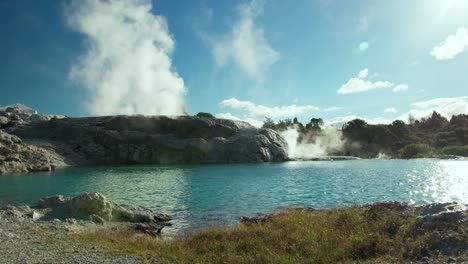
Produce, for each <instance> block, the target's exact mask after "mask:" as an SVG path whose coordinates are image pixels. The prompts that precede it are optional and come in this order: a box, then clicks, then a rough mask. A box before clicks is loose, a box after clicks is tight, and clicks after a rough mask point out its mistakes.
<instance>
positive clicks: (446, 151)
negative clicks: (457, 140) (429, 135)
mask: <svg viewBox="0 0 468 264" xmlns="http://www.w3.org/2000/svg"><path fill="white" fill-rule="evenodd" d="M437 153H438V154H439V155H456V156H463V157H468V146H447V147H444V148H441V149H438V150H437Z"/></svg>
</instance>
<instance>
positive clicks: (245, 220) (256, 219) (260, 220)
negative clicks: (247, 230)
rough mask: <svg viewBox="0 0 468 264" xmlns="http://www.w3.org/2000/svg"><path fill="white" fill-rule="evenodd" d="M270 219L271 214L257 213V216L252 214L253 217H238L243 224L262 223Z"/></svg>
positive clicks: (271, 217)
mask: <svg viewBox="0 0 468 264" xmlns="http://www.w3.org/2000/svg"><path fill="white" fill-rule="evenodd" d="M272 219H273V216H272V215H269V214H267V215H258V216H253V217H249V216H242V217H241V218H240V222H241V223H243V224H263V223H267V222H271V220H272Z"/></svg>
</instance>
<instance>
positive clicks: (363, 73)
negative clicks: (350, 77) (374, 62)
mask: <svg viewBox="0 0 468 264" xmlns="http://www.w3.org/2000/svg"><path fill="white" fill-rule="evenodd" d="M368 75H369V69H367V68H365V69H364V70H362V71H360V72H359V73H358V78H360V79H364V78H366V77H367V76H368Z"/></svg>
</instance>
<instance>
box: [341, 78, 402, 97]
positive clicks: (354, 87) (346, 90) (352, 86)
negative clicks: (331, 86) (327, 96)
mask: <svg viewBox="0 0 468 264" xmlns="http://www.w3.org/2000/svg"><path fill="white" fill-rule="evenodd" d="M392 86H393V83H391V82H388V81H376V82H371V81H366V80H363V79H360V78H355V77H354V78H351V79H349V81H348V82H347V83H345V84H343V85H342V86H341V87H340V89H339V90H338V93H339V94H351V93H361V92H365V91H369V90H374V89H379V88H390V87H392Z"/></svg>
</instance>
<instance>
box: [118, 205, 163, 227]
mask: <svg viewBox="0 0 468 264" xmlns="http://www.w3.org/2000/svg"><path fill="white" fill-rule="evenodd" d="M113 217H114V219H115V220H117V221H127V222H133V223H150V222H167V221H170V220H172V218H171V217H170V216H169V215H165V214H157V213H155V212H154V211H152V210H149V209H146V208H143V207H135V206H114V210H113Z"/></svg>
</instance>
